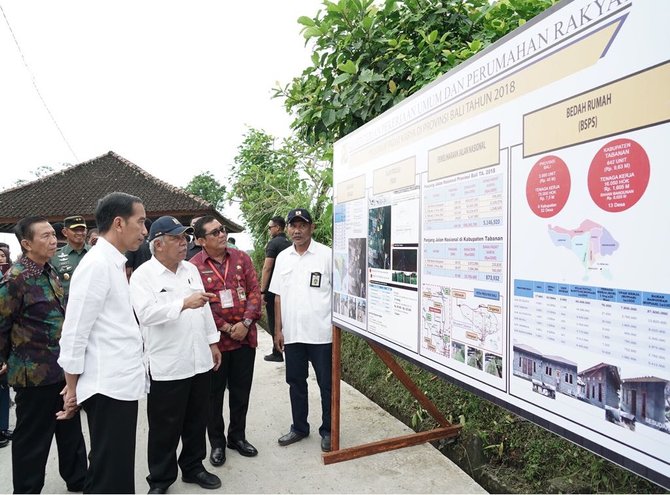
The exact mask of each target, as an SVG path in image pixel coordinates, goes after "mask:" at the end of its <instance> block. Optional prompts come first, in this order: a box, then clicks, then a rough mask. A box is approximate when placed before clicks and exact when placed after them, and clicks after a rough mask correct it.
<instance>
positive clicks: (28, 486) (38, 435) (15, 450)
mask: <svg viewBox="0 0 670 495" xmlns="http://www.w3.org/2000/svg"><path fill="white" fill-rule="evenodd" d="M63 387H65V382H60V383H55V384H53V385H44V386H41V387H26V388H16V389H15V390H16V429H15V430H14V437H13V440H12V481H13V483H14V493H40V492H41V491H42V488H43V487H44V475H45V471H46V465H47V459H48V457H49V449H50V448H51V441H52V440H53V437H54V434H55V435H56V445H57V447H58V471H59V472H60V475H61V477H62V478H63V480H65V483H66V484H67V487H68V488H70V489H73V490H81V488H82V487H83V486H84V478H85V476H86V446H85V444H84V437H83V436H82V434H81V419H80V417H79V413H77V414H76V415H75V416H74V418H72V419H68V420H63V421H58V420H57V419H56V412H58V411H60V410H61V409H63V398H62V397H61V395H60V392H61V390H63Z"/></svg>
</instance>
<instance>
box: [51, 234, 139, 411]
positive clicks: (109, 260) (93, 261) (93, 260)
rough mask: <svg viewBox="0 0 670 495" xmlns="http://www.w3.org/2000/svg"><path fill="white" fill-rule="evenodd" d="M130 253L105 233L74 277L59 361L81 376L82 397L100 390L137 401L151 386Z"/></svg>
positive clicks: (82, 261)
mask: <svg viewBox="0 0 670 495" xmlns="http://www.w3.org/2000/svg"><path fill="white" fill-rule="evenodd" d="M125 265H126V257H125V256H124V255H123V254H122V253H121V252H119V250H118V249H116V248H115V247H114V246H113V245H112V244H110V243H109V242H107V241H106V240H105V239H104V238H102V237H100V238H99V239H98V243H97V244H96V245H95V246H94V247H93V248H92V249H91V250H90V251H89V252H88V254H87V255H86V256H84V258H83V259H82V260H81V262H80V263H79V266H77V269H76V270H75V272H74V275H73V276H72V280H71V283H70V297H69V300H68V303H67V308H66V310H65V322H64V323H63V331H62V334H61V340H60V357H59V358H58V364H59V365H60V366H61V367H62V368H63V369H64V370H65V371H66V372H68V373H70V374H73V375H80V376H79V381H78V382H77V402H78V403H80V404H81V403H82V402H84V401H85V400H86V399H88V398H89V397H91V396H92V395H95V394H102V395H106V396H107V397H111V398H112V399H117V400H126V401H131V400H138V399H141V398H142V397H144V395H145V393H146V389H147V379H146V372H145V369H144V364H143V362H142V336H141V335H140V329H139V327H138V325H137V322H136V321H135V317H134V315H133V307H132V304H131V303H130V289H129V287H128V279H127V278H126V271H125Z"/></svg>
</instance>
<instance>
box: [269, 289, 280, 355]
mask: <svg viewBox="0 0 670 495" xmlns="http://www.w3.org/2000/svg"><path fill="white" fill-rule="evenodd" d="M265 311H266V312H267V315H268V333H269V334H270V335H271V336H272V343H273V345H272V354H274V355H275V356H281V352H279V351H278V350H277V348H276V347H275V346H274V340H275V295H274V294H273V293H272V292H266V293H265Z"/></svg>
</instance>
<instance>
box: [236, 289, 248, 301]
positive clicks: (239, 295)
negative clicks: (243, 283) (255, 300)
mask: <svg viewBox="0 0 670 495" xmlns="http://www.w3.org/2000/svg"><path fill="white" fill-rule="evenodd" d="M237 298H238V299H239V300H240V301H246V300H247V293H246V292H244V287H238V288H237Z"/></svg>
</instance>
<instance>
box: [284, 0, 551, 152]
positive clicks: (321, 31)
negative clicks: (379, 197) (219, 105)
mask: <svg viewBox="0 0 670 495" xmlns="http://www.w3.org/2000/svg"><path fill="white" fill-rule="evenodd" d="M553 3H555V0H501V1H499V2H497V3H495V4H493V5H491V4H490V2H489V0H468V1H464V0H402V1H400V0H397V1H396V0H386V1H385V2H383V4H382V5H379V2H378V1H377V2H375V1H374V0H339V1H337V2H331V1H328V0H325V1H324V2H323V4H324V6H325V10H321V11H319V13H317V15H316V17H314V18H310V17H306V16H303V17H300V18H299V19H298V22H299V23H300V24H301V25H302V26H303V29H302V33H303V36H304V37H305V40H306V42H312V43H313V45H314V53H313V54H312V65H311V66H309V67H307V68H306V69H305V70H304V71H303V72H302V74H301V75H300V76H299V77H296V78H294V79H293V81H292V82H291V83H290V84H288V85H286V86H285V87H283V88H275V96H276V97H283V98H285V107H286V110H287V111H288V112H289V113H293V114H294V115H295V119H294V120H293V123H292V128H293V129H294V130H295V131H296V132H297V135H298V137H299V138H301V139H303V140H304V141H305V142H306V143H308V144H320V145H329V144H332V143H333V142H334V141H336V140H337V139H339V138H341V137H343V136H345V135H346V134H348V133H350V132H351V131H353V130H355V129H357V128H358V127H360V126H361V125H363V124H365V123H366V122H368V121H370V120H372V119H373V118H375V117H376V116H378V115H379V114H381V113H382V112H384V111H385V110H388V109H389V108H391V107H392V106H393V105H395V104H397V103H399V102H400V101H402V100H403V99H405V98H407V97H408V96H410V95H412V94H413V93H415V92H417V91H418V90H420V89H421V88H423V87H424V86H425V85H427V84H428V83H430V82H432V81H434V80H435V79H436V78H437V77H438V76H440V75H442V74H444V73H445V72H447V71H448V70H450V69H452V68H454V67H456V66H457V65H458V64H460V63H461V62H462V61H464V60H466V59H468V58H469V57H471V56H472V55H474V54H475V53H477V52H479V51H481V50H482V49H484V48H485V47H487V46H488V45H490V44H491V43H492V42H494V41H496V40H497V39H499V38H501V37H502V36H504V35H505V34H507V33H508V32H510V31H512V30H513V29H515V28H516V27H518V26H520V25H522V24H523V23H525V22H526V20H528V19H530V18H532V17H533V16H535V15H536V14H538V13H540V12H542V11H543V10H545V9H546V8H547V7H549V6H550V5H552V4H553Z"/></svg>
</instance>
